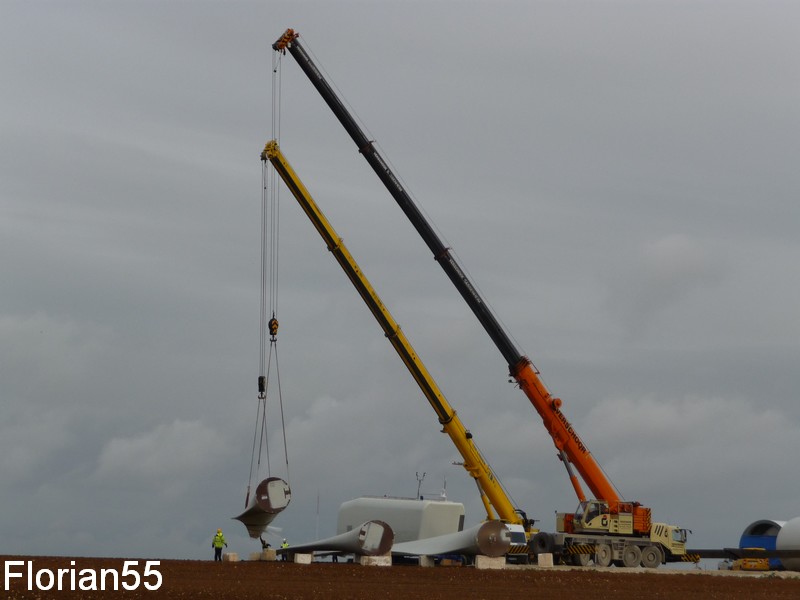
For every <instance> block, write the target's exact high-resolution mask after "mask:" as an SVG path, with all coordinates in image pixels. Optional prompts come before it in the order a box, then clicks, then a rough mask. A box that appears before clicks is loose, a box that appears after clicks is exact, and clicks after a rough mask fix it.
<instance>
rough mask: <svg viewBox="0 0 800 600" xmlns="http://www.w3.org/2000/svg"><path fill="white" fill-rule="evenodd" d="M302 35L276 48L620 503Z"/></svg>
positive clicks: (559, 431)
mask: <svg viewBox="0 0 800 600" xmlns="http://www.w3.org/2000/svg"><path fill="white" fill-rule="evenodd" d="M297 37H298V35H297V34H296V33H295V32H294V31H293V30H291V29H289V30H287V31H286V32H285V33H284V35H283V36H281V38H280V39H278V40H277V41H276V42H275V43H274V44H273V46H272V47H273V49H274V50H276V51H279V52H285V51H287V50H288V51H289V53H290V54H291V55H292V57H293V58H294V59H295V61H297V63H298V65H300V68H301V69H302V70H303V72H304V73H305V74H306V75H307V76H308V78H309V80H310V81H311V83H312V84H313V85H314V87H315V88H316V89H317V91H318V92H319V94H320V95H321V96H322V98H323V99H324V100H325V102H326V103H327V104H328V106H329V107H330V109H331V110H332V111H333V113H334V115H336V117H337V119H339V122H341V124H342V125H343V126H344V128H345V130H346V131H347V133H348V134H349V135H350V137H351V138H352V139H353V141H354V142H355V144H356V147H357V148H358V151H359V152H360V153H361V154H363V156H364V158H365V159H366V160H367V162H368V163H369V164H370V166H371V167H372V169H373V170H374V171H375V173H376V174H377V175H378V178H379V179H380V180H381V181H382V182H383V184H384V185H385V186H386V188H387V189H388V191H389V193H390V194H391V195H392V197H393V198H394V199H395V201H396V202H397V204H398V205H399V206H400V208H401V210H402V211H403V212H404V213H405V215H406V216H407V217H408V219H409V220H410V221H411V224H412V225H413V226H414V228H415V229H416V230H417V232H418V233H419V234H420V236H421V237H422V239H423V240H424V241H425V243H426V244H427V245H428V247H429V248H430V250H431V252H433V256H434V259H435V260H436V261H437V262H438V263H439V265H440V266H441V267H442V269H443V270H444V272H445V273H446V274H447V276H448V277H449V279H450V280H451V281H452V282H453V284H454V285H455V287H456V289H458V291H459V293H460V294H461V296H462V297H463V298H464V300H465V301H466V302H467V304H468V305H469V307H470V309H471V310H472V312H473V313H474V314H475V316H476V317H477V318H478V320H479V321H480V323H481V325H482V326H483V328H484V329H485V330H486V333H488V334H489V337H490V338H491V339H492V340H493V341H494V343H495V345H496V346H497V348H498V350H499V351H500V353H501V354H502V355H503V357H504V358H505V360H506V362H507V363H508V367H509V373H510V374H511V376H512V377H514V378H515V379H516V381H517V383H518V384H519V386H520V388H521V389H522V390H523V392H524V393H525V395H526V396H527V397H528V399H529V400H530V402H531V403H532V404H533V406H534V407H535V409H536V411H537V412H538V413H539V415H540V416H541V418H542V420H543V421H544V425H545V427H546V428H547V430H548V432H549V433H550V435H551V436H552V438H553V443H554V444H555V446H556V448H558V449H559V451H562V450H563V451H564V453H565V454H566V456H567V457H568V459H569V460H570V462H571V463H572V464H573V465H574V466H575V468H576V469H577V471H578V473H579V474H580V476H581V478H582V479H583V480H584V481H585V482H586V484H587V485H588V486H589V488H590V489H591V490H592V493H593V494H594V496H595V497H596V498H599V499H603V500H607V501H608V502H609V505H611V506H612V507H613V506H615V505H617V504H618V503H620V502H621V501H622V498H621V496H620V494H619V492H617V490H616V488H615V487H614V485H613V484H612V483H611V481H610V480H609V478H608V477H607V476H606V474H605V473H604V472H603V470H602V468H601V467H600V465H599V464H598V463H597V461H595V460H594V457H592V455H591V453H590V452H589V450H588V449H587V447H586V445H585V444H584V443H583V442H582V441H581V439H580V437H579V436H578V434H577V433H576V432H575V429H574V428H573V427H572V425H571V424H570V423H569V421H568V420H567V418H566V417H565V416H564V414H563V413H562V412H561V411H560V410H559V406H560V404H561V401H560V400H558V399H555V398H553V397H552V396H551V394H550V392H549V391H548V390H547V388H546V387H545V385H544V383H543V382H542V380H541V378H540V377H539V376H538V374H537V372H536V369H535V368H534V367H533V365H532V364H531V361H530V359H528V358H527V357H526V356H523V355H522V354H521V353H520V352H519V351H518V350H517V348H516V346H515V345H514V343H513V341H512V340H511V338H510V337H509V336H508V334H507V333H506V332H505V330H504V329H503V327H502V326H501V325H500V323H499V321H498V320H497V318H496V317H495V316H494V314H493V313H492V311H491V309H490V308H489V306H488V305H487V304H486V302H485V301H484V300H483V298H482V297H481V295H480V293H479V292H478V290H477V289H476V288H475V286H474V285H473V284H472V282H471V281H470V280H469V278H468V277H467V275H466V274H465V272H464V270H463V269H462V268H461V267H460V266H459V265H458V263H457V261H456V260H455V258H454V257H453V255H452V254H451V252H450V250H449V249H448V248H447V247H446V246H445V245H444V244H443V243H442V241H441V240H440V239H439V236H438V235H437V234H436V232H435V231H434V229H433V227H431V225H430V224H429V223H428V221H427V220H426V219H425V216H424V215H423V214H422V212H421V211H420V210H419V208H418V207H417V206H416V204H415V203H414V201H413V199H412V198H411V196H410V195H409V194H408V193H407V192H406V190H405V189H404V187H403V185H402V184H401V183H400V180H399V179H398V178H397V177H396V176H395V174H394V173H393V172H392V170H391V169H390V168H389V166H388V164H387V163H386V161H385V160H384V159H383V158H382V157H381V155H380V154H379V153H378V151H377V149H376V148H375V145H374V144H373V143H372V142H371V141H370V140H369V139H368V138H367V137H366V135H364V132H363V131H362V130H361V128H360V127H359V126H358V124H357V123H356V121H355V119H353V117H352V116H351V115H350V113H349V112H348V110H347V108H346V107H345V106H344V104H343V103H342V101H341V100H340V99H339V97H338V96H337V95H336V93H335V92H334V90H333V88H332V87H331V86H330V85H329V84H328V82H327V81H326V80H325V78H324V77H323V75H322V72H321V71H320V70H319V68H317V66H316V65H315V64H314V62H313V61H312V60H311V57H310V56H309V55H308V53H307V52H306V51H305V49H304V48H303V46H302V44H301V43H300V42H299V41H298V39H297ZM573 486H574V487H575V488H576V493H577V495H578V498H579V500H581V501H583V500H584V498H583V497H582V492H580V491H578V490H579V486H576V485H575V483H573Z"/></svg>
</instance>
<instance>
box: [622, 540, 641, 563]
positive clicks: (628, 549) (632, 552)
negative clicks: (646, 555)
mask: <svg viewBox="0 0 800 600" xmlns="http://www.w3.org/2000/svg"><path fill="white" fill-rule="evenodd" d="M640 562H642V551H641V549H640V548H639V546H634V545H633V544H629V545H627V546H625V547H624V548H623V549H622V566H623V567H627V568H629V569H631V568H633V567H638V566H639V563H640Z"/></svg>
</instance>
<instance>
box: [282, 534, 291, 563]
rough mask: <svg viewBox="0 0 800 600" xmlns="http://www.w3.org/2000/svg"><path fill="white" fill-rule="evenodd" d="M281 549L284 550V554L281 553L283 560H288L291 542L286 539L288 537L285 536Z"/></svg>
mask: <svg viewBox="0 0 800 600" xmlns="http://www.w3.org/2000/svg"><path fill="white" fill-rule="evenodd" d="M281 549H282V550H283V554H282V555H281V560H288V556H289V542H287V541H286V538H283V542H281Z"/></svg>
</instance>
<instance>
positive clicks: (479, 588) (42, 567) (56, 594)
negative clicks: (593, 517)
mask: <svg viewBox="0 0 800 600" xmlns="http://www.w3.org/2000/svg"><path fill="white" fill-rule="evenodd" d="M125 560H133V559H122V558H85V557H77V558H70V557H20V556H4V557H3V561H4V563H3V564H4V565H5V570H6V575H7V574H8V572H9V570H11V572H12V573H18V574H20V576H19V577H11V578H10V579H9V580H8V581H7V587H8V589H6V590H5V592H4V593H5V595H4V598H8V599H14V600H16V599H21V598H65V599H67V598H113V597H118V596H122V597H123V598H130V599H133V598H152V599H156V598H187V599H188V598H215V599H218V600H234V599H235V600H248V599H251V598H252V599H256V598H258V599H259V600H262V599H265V598H270V599H272V598H276V599H277V598H291V599H294V598H298V599H305V598H308V599H312V598H313V599H322V598H324V599H326V600H327V599H353V600H372V599H377V598H385V599H389V600H394V599H397V600H400V599H402V600H409V599H416V598H420V599H425V600H456V599H458V600H464V599H470V600H472V599H486V600H494V599H497V600H508V599H509V598H520V597H529V598H536V600H548V599H560V600H563V599H571V598H576V599H578V598H581V599H583V598H623V599H626V600H627V599H637V598H642V599H644V598H647V599H648V600H653V599H675V600H678V599H681V600H687V599H693V598H696V599H698V600H700V599H702V600H708V599H713V598H720V599H726V600H737V599H742V600H744V599H748V600H749V599H754V598H755V599H758V598H764V599H765V600H766V599H769V600H783V599H786V600H788V599H790V598H791V599H793V600H795V599H797V598H800V576H799V575H800V574H797V573H748V574H735V573H731V572H716V571H667V570H657V571H645V570H634V571H622V570H621V569H616V568H614V567H611V568H607V569H575V568H569V567H552V568H543V567H511V568H507V569H503V570H489V569H486V570H478V569H475V568H473V567H442V566H440V567H435V568H422V567H417V566H394V567H368V566H361V565H357V564H347V563H338V564H334V563H313V564H311V565H302V564H293V563H281V562H255V561H253V562H244V561H243V562H221V563H220V562H218V563H215V562H213V561H188V560H186V561H184V560H161V561H160V563H159V564H158V565H151V568H152V569H155V570H157V571H158V572H159V574H160V576H161V584H160V586H159V587H158V589H157V590H153V591H149V590H146V589H145V588H144V586H143V585H142V584H143V583H145V582H146V583H149V584H150V585H151V587H152V586H154V585H155V584H156V583H157V577H155V576H154V575H153V574H152V573H151V574H150V575H149V576H147V577H143V578H141V581H140V585H139V586H138V589H135V590H123V589H122V582H126V583H127V584H128V586H129V587H131V586H132V585H133V583H134V582H135V581H136V579H137V576H134V575H130V574H128V576H127V577H121V578H120V579H119V583H118V587H119V589H118V590H117V591H114V590H113V578H109V577H106V587H107V589H106V590H105V591H101V590H99V589H98V591H81V590H80V589H78V588H79V582H80V579H81V577H82V576H84V577H85V576H87V575H88V574H90V572H95V573H97V574H98V575H99V574H100V572H101V569H113V570H115V571H116V572H117V573H118V574H120V575H121V574H122V573H123V567H124V562H125ZM9 561H23V564H21V565H20V564H18V563H10V562H9ZM28 561H32V562H31V563H30V565H31V571H30V572H31V573H32V574H33V581H32V582H31V585H32V588H33V589H32V590H30V591H29V590H28V589H27V588H28V581H27V577H28V565H29V563H28ZM131 568H132V569H134V570H136V571H137V572H138V576H141V575H143V574H144V573H145V560H142V559H140V560H139V561H138V563H137V565H132V566H131ZM58 569H63V570H64V571H63V573H62V575H61V580H62V582H61V583H62V590H61V591H58V589H57V587H58V581H57V579H58ZM85 570H88V571H85ZM40 571H44V572H42V573H41V574H40V575H39V583H40V584H41V585H37V581H36V578H37V573H39V572H40ZM81 571H84V572H83V573H81ZM48 573H53V574H54V575H55V578H56V579H55V580H53V582H52V583H53V587H52V589H50V590H42V589H41V588H42V587H48V586H49V585H50V583H51V581H50V576H49V575H48ZM73 573H74V575H73ZM71 577H72V578H73V580H74V582H75V583H74V584H73V583H71ZM87 581H90V580H87ZM71 587H74V588H76V589H75V591H71V590H70V588H71ZM97 587H98V588H99V587H100V581H99V579H98V580H97ZM108 588H112V589H108Z"/></svg>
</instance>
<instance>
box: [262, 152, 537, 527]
mask: <svg viewBox="0 0 800 600" xmlns="http://www.w3.org/2000/svg"><path fill="white" fill-rule="evenodd" d="M261 160H263V161H269V162H270V163H272V165H273V167H274V168H275V171H277V173H278V174H279V175H280V176H281V179H283V181H284V183H286V185H287V187H288V188H289V190H291V192H292V194H293V195H294V197H295V198H296V199H297V202H298V203H299V204H300V206H301V207H302V209H303V211H304V212H305V213H306V215H307V216H308V218H309V219H311V222H312V223H313V224H314V227H316V229H317V231H318V232H319V234H320V235H321V236H322V239H323V240H324V241H325V244H326V245H327V247H328V250H330V251H331V252H332V253H333V255H334V257H335V258H336V261H337V262H338V263H339V265H340V266H341V267H342V269H343V270H344V272H345V273H346V274H347V277H348V278H349V279H350V281H351V283H352V284H353V285H354V286H355V288H356V290H358V293H359V294H360V295H361V298H362V299H363V300H364V302H365V303H366V305H367V307H368V308H369V310H370V311H371V312H372V314H373V316H374V317H375V319H376V320H377V321H378V323H379V324H380V326H381V328H382V329H383V332H384V333H385V334H386V337H387V338H388V339H389V341H390V342H391V344H392V346H393V347H394V349H395V350H396V351H397V354H399V355H400V358H401V359H402V360H403V363H405V365H406V367H407V368H408V370H409V371H410V372H411V375H412V376H413V377H414V380H415V381H416V382H417V385H419V387H420V389H421V390H422V393H423V394H424V395H425V397H426V398H427V399H428V402H430V404H431V406H432V407H433V410H434V411H436V416H437V417H438V418H439V423H441V424H442V431H443V432H444V433H446V434H447V435H449V436H450V439H451V440H453V443H454V444H455V445H456V448H457V449H458V452H459V453H460V454H461V457H462V458H463V459H464V468H465V469H466V470H467V472H468V473H469V474H470V476H471V477H473V478H474V479H475V482H476V483H477V484H478V489H479V490H480V492H481V500H482V501H483V504H484V507H485V508H486V515H487V517H488V518H489V519H495V518H497V517H496V516H495V514H494V511H496V513H497V516H498V517H499V518H500V519H502V520H503V521H505V522H507V523H517V524H523V525H526V523H525V520H526V518H525V517H524V513H522V514H520V511H517V510H516V509H515V508H514V506H513V504H512V503H511V500H510V499H509V498H508V496H507V495H506V493H505V491H504V490H503V488H502V486H501V485H500V482H499V481H498V480H497V478H496V477H495V475H494V473H493V472H492V469H491V468H490V467H489V464H488V463H487V462H486V460H484V458H483V456H481V453H480V452H479V450H478V448H477V447H476V446H475V444H474V443H473V441H472V434H471V433H470V432H469V431H467V429H466V428H465V427H464V425H463V424H462V423H461V420H460V419H459V418H458V415H457V414H456V412H455V411H454V410H453V409H452V408H451V407H450V404H449V403H448V402H447V400H446V399H445V397H444V395H443V394H442V392H441V390H440V389H439V387H438V386H437V385H436V382H435V381H434V380H433V377H431V375H430V373H428V370H427V369H426V368H425V365H424V364H422V361H421V360H420V358H419V356H417V353H416V352H415V351H414V348H413V347H412V346H411V343H410V342H409V341H408V339H406V336H405V335H404V334H403V332H402V330H401V329H400V326H399V325H398V324H397V322H396V321H395V320H394V318H393V317H392V315H391V314H390V313H389V310H388V309H387V308H386V306H384V304H383V302H382V301H381V299H380V297H379V296H378V294H377V292H376V291H375V290H374V289H373V287H372V285H371V284H370V282H369V281H368V280H367V277H366V276H365V275H364V273H363V272H362V271H361V269H360V268H359V266H358V264H357V263H356V261H355V259H354V258H353V256H352V255H351V254H350V252H349V251H348V250H347V248H346V247H345V245H344V243H343V242H342V239H341V238H340V237H339V236H338V235H337V233H336V231H335V230H334V229H333V227H332V226H331V224H330V223H329V222H328V220H327V218H326V217H325V215H324V214H322V211H320V209H319V207H318V206H317V204H316V203H315V202H314V199H313V198H312V197H311V194H310V193H309V192H308V190H307V189H306V187H305V186H304V185H303V183H302V181H300V178H299V177H298V176H297V173H295V171H294V169H292V167H291V165H290V164H289V163H288V161H287V160H286V158H285V157H284V155H283V153H282V152H281V150H280V148H279V147H278V143H277V142H276V141H274V140H272V141H270V142H268V143H267V145H266V147H265V148H264V151H263V152H262V153H261ZM492 509H494V511H493V510H492Z"/></svg>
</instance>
